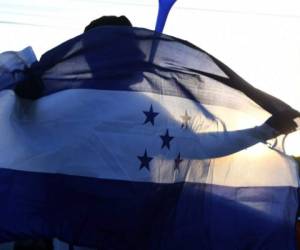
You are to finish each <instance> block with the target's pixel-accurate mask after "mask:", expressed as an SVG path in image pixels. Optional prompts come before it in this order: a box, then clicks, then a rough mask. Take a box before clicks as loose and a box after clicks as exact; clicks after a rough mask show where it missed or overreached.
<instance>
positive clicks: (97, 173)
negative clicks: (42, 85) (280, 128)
mask: <svg viewBox="0 0 300 250" xmlns="http://www.w3.org/2000/svg"><path fill="white" fill-rule="evenodd" d="M151 105H152V107H153V110H154V112H158V113H159V115H157V116H156V118H155V124H154V126H152V125H151V123H147V124H144V121H145V117H146V116H145V115H144V113H143V111H149V108H150V106H151ZM0 107H1V108H0V129H1V131H3V133H4V134H3V135H1V137H2V139H1V141H0V167H1V168H9V169H16V170H25V171H33V172H45V173H61V174H69V175H78V176H87V177H96V178H103V179H117V180H131V181H141V182H156V183H173V182H181V181H189V182H198V183H210V184H217V185H226V186H298V183H297V178H296V172H295V171H296V170H295V169H296V168H295V166H294V165H293V162H292V161H290V160H288V158H286V157H284V156H282V155H279V154H278V153H276V152H274V151H272V150H270V149H268V148H267V146H264V145H261V146H260V147H262V152H260V154H254V155H253V154H251V150H245V151H243V152H240V153H236V154H234V155H231V156H229V157H221V158H217V159H210V157H208V155H210V154H212V153H215V152H216V153H217V154H218V152H219V151H220V150H221V151H222V150H223V149H224V150H225V151H226V150H228V149H230V148H236V147H239V146H241V147H243V145H242V144H243V143H245V142H243V141H237V142H238V143H240V144H241V145H239V144H237V145H233V143H232V142H231V141H230V140H229V141H226V140H227V139H228V138H227V137H226V136H225V137H224V134H221V135H220V136H216V135H213V136H209V135H208V136H207V135H205V134H204V135H203V133H204V132H214V131H218V130H219V131H222V127H221V126H220V122H218V121H212V120H210V119H207V118H205V116H204V115H203V113H202V111H201V110H202V109H201V108H206V109H207V110H209V111H211V112H212V113H215V114H217V113H219V114H220V115H221V116H222V114H223V116H224V119H227V120H228V118H229V117H231V118H232V121H234V118H239V119H242V118H247V116H246V115H245V114H244V115H243V114H241V113H240V112H237V111H234V110H231V109H228V108H225V107H217V106H203V107H201V108H200V106H199V104H195V103H194V102H192V101H190V100H187V99H184V98H178V97H171V96H161V95H158V94H151V93H140V92H128V91H102V90H83V89H82V90H68V91H62V92H59V93H56V94H53V95H50V96H47V97H44V98H41V99H39V100H37V101H33V102H31V101H25V100H20V99H18V98H17V97H16V96H15V95H14V94H13V92H12V91H3V92H2V93H1V96H0ZM185 111H187V113H188V115H189V116H191V117H192V118H191V122H190V123H189V124H188V125H189V128H188V129H185V128H182V126H181V124H182V120H181V119H182V118H181V117H182V116H183V115H184V114H185ZM258 113H259V110H258ZM221 118H222V119H223V117H221ZM249 121H250V122H252V123H254V121H255V119H253V120H252V121H251V119H250V120H249ZM226 124H229V123H228V122H227V123H226ZM233 127H234V126H232V127H230V126H229V129H232V128H233ZM166 129H168V130H169V133H170V135H171V136H174V137H175V138H174V139H173V140H172V141H171V143H170V144H171V148H170V150H168V149H167V148H166V147H165V148H163V149H161V146H162V140H161V138H160V136H161V135H164V134H165V132H166ZM267 134H268V130H267V129H266V128H264V127H261V128H258V129H257V130H248V131H247V132H246V133H245V134H244V135H243V136H242V138H241V139H242V140H245V138H246V140H250V142H251V143H252V142H253V141H257V142H258V141H259V137H260V136H261V137H264V136H268V135H267ZM239 136H240V135H239ZM212 142H213V143H212ZM224 145H225V146H224ZM215 148H216V150H214V149H215ZM145 149H147V153H148V156H149V157H153V160H152V161H151V162H150V165H149V168H150V171H148V170H147V169H146V168H142V169H141V170H139V167H140V160H139V159H138V156H143V155H144V152H145ZM221 151H220V152H221ZM179 152H180V154H181V158H183V160H184V161H183V162H181V163H180V168H179V171H177V170H176V169H175V170H174V166H175V163H174V160H175V158H176V157H177V156H178V153H179ZM220 155H222V152H221V153H220ZM237 176H238V178H236V177H237Z"/></svg>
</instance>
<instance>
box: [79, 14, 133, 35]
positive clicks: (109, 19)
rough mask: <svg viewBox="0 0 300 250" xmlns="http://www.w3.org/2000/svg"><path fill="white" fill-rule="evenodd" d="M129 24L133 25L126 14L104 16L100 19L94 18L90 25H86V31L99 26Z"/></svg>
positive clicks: (129, 25)
mask: <svg viewBox="0 0 300 250" xmlns="http://www.w3.org/2000/svg"><path fill="white" fill-rule="evenodd" d="M107 25H112V26H128V27H132V24H131V22H130V21H129V19H128V18H127V17H126V16H120V17H117V16H102V17H100V18H98V19H95V20H93V21H92V22H90V24H89V25H88V26H86V27H85V29H84V32H87V31H89V30H91V29H93V28H96V27H99V26H107Z"/></svg>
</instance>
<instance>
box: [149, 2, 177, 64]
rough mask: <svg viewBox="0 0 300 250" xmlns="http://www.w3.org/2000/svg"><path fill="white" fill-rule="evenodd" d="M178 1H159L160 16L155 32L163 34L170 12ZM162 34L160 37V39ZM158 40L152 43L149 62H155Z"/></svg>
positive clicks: (158, 15)
mask: <svg viewBox="0 0 300 250" xmlns="http://www.w3.org/2000/svg"><path fill="white" fill-rule="evenodd" d="M175 2H176V0H159V7H158V14H157V18H156V25H155V31H156V32H157V33H162V32H163V30H164V27H165V24H166V21H167V18H168V15H169V12H170V10H171V8H172V6H173V5H174V3H175ZM159 36H160V34H159V35H158V37H159ZM158 43H159V42H158V40H156V39H155V40H154V41H153V43H152V48H151V53H150V58H149V61H150V62H153V60H154V56H155V53H156V50H157V47H158Z"/></svg>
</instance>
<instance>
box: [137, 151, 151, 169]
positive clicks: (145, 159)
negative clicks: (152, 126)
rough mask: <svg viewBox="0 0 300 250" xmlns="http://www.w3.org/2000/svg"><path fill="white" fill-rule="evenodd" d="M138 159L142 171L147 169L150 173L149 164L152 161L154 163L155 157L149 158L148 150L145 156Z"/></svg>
mask: <svg viewBox="0 0 300 250" xmlns="http://www.w3.org/2000/svg"><path fill="white" fill-rule="evenodd" d="M138 158H139V160H140V162H141V165H140V169H142V168H147V169H148V170H149V171H150V169H149V163H150V161H152V159H153V157H148V154H147V149H145V153H144V155H143V156H138Z"/></svg>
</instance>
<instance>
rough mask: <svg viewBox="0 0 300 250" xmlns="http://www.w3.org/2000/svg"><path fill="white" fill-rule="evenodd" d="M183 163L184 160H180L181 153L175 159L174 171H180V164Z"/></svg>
mask: <svg viewBox="0 0 300 250" xmlns="http://www.w3.org/2000/svg"><path fill="white" fill-rule="evenodd" d="M182 161H183V159H181V158H180V153H178V155H177V157H176V159H175V166H174V170H176V169H177V170H178V171H179V165H180V163H181V162H182Z"/></svg>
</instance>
